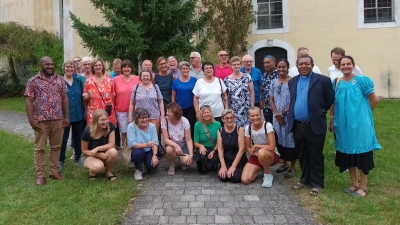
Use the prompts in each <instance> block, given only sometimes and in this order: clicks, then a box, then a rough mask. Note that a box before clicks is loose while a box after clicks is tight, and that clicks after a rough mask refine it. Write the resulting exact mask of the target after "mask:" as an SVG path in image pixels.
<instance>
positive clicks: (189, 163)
mask: <svg viewBox="0 0 400 225" xmlns="http://www.w3.org/2000/svg"><path fill="white" fill-rule="evenodd" d="M192 164H193V157H192V156H189V159H188V160H187V163H186V165H188V166H191V165H192Z"/></svg>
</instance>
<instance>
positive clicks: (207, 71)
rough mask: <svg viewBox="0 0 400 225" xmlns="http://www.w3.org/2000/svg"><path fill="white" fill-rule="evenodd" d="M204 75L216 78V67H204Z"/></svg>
mask: <svg viewBox="0 0 400 225" xmlns="http://www.w3.org/2000/svg"><path fill="white" fill-rule="evenodd" d="M204 75H205V76H207V77H211V76H214V67H213V66H212V65H205V66H204Z"/></svg>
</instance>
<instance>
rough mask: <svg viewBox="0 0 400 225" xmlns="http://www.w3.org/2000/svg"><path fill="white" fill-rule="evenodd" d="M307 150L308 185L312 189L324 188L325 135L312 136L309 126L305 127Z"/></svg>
mask: <svg viewBox="0 0 400 225" xmlns="http://www.w3.org/2000/svg"><path fill="white" fill-rule="evenodd" d="M306 127H308V129H307V130H308V131H307V132H306V139H307V141H306V142H307V150H308V158H309V163H308V167H309V174H310V183H311V187H313V188H322V189H323V188H324V154H323V151H324V143H325V134H322V135H314V133H313V132H312V130H311V126H310V125H307V126H306Z"/></svg>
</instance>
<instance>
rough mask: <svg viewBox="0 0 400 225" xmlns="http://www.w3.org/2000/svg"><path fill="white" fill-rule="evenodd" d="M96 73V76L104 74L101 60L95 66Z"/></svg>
mask: <svg viewBox="0 0 400 225" xmlns="http://www.w3.org/2000/svg"><path fill="white" fill-rule="evenodd" d="M94 72H95V73H96V74H103V63H102V62H101V61H100V60H99V61H97V62H96V63H95V64H94Z"/></svg>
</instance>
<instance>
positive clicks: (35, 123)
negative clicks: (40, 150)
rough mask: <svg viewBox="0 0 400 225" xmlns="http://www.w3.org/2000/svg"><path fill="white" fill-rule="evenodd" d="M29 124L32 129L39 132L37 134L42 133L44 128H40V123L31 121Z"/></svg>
mask: <svg viewBox="0 0 400 225" xmlns="http://www.w3.org/2000/svg"><path fill="white" fill-rule="evenodd" d="M29 123H30V124H31V127H32V129H33V130H35V131H37V132H41V131H42V128H40V127H39V121H37V120H32V121H29Z"/></svg>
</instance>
